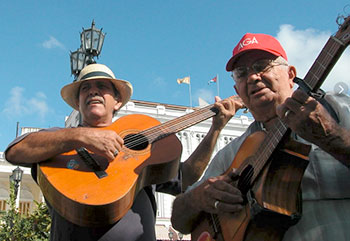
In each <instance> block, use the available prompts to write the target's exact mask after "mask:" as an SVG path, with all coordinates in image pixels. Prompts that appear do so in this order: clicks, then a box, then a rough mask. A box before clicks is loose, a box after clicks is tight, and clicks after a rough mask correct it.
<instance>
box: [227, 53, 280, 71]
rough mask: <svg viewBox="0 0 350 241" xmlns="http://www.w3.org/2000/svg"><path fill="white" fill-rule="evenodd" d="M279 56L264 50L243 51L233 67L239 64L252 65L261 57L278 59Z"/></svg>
mask: <svg viewBox="0 0 350 241" xmlns="http://www.w3.org/2000/svg"><path fill="white" fill-rule="evenodd" d="M276 58H277V56H276V55H273V54H271V53H269V52H266V51H263V50H249V51H246V52H244V53H242V54H241V55H240V56H239V57H238V58H237V60H236V62H235V63H234V66H233V68H236V67H239V66H250V65H252V64H253V63H254V62H255V61H257V60H260V59H276Z"/></svg>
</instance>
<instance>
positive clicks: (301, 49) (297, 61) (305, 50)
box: [277, 24, 350, 91]
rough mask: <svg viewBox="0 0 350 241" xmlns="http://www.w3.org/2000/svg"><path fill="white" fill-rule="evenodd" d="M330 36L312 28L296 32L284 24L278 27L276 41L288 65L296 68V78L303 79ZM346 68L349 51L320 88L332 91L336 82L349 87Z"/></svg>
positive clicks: (348, 61)
mask: <svg viewBox="0 0 350 241" xmlns="http://www.w3.org/2000/svg"><path fill="white" fill-rule="evenodd" d="M330 36H331V33H330V32H327V31H319V30H316V29H312V28H308V29H305V30H297V29H295V28H294V26H292V25H288V24H285V25H281V26H280V29H279V32H278V34H277V39H278V40H279V41H280V42H281V44H282V46H283V47H284V49H285V50H286V52H287V55H288V61H289V63H290V64H292V65H294V66H295V67H296V68H297V74H298V77H300V78H304V77H305V75H306V73H307V72H308V70H309V69H310V67H311V66H312V64H313V63H314V61H315V60H316V58H317V56H318V55H319V53H320V52H321V50H322V49H323V47H324V46H325V44H326V42H327V40H328V39H329V37H330ZM348 66H350V54H349V50H346V51H345V52H344V53H343V54H342V56H341V58H340V59H339V60H338V62H337V63H336V65H335V66H334V68H333V70H332V71H331V73H330V74H329V76H328V77H327V79H326V81H325V82H324V83H323V85H322V87H321V88H322V89H323V90H325V91H333V89H334V86H335V84H336V83H338V82H344V83H346V84H347V85H348V86H349V87H350V77H349V75H348V71H347V69H348Z"/></svg>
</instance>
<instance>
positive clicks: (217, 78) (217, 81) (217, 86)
mask: <svg viewBox="0 0 350 241" xmlns="http://www.w3.org/2000/svg"><path fill="white" fill-rule="evenodd" d="M216 88H217V91H218V96H219V97H220V92H219V74H216Z"/></svg>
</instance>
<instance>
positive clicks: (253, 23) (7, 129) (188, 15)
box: [0, 0, 350, 151]
mask: <svg viewBox="0 0 350 241" xmlns="http://www.w3.org/2000/svg"><path fill="white" fill-rule="evenodd" d="M347 4H349V2H348V1H345V0H337V1H330V0H323V1H315V0H310V1H305V0H293V1H277V0H276V1H275V0H271V1H258V0H256V1H254V0H251V1H236V0H216V1H214V0H196V1H194V0H178V1H175V0H148V1H146V0H142V1H141V0H140V1H136V0H135V1H132V0H124V1H119V0H109V1H102V0H101V1H91V0H85V1H82V0H74V1H67V0H61V1H48V0H45V1H44V0H36V1H34V0H32V1H18V0H13V1H1V3H0V9H1V10H2V11H1V15H0V20H1V21H0V22H1V23H2V28H1V37H0V43H1V50H2V51H1V56H0V58H1V61H0V63H1V66H0V69H1V73H2V75H1V77H0V81H1V85H2V89H3V91H2V95H1V97H0V98H1V99H0V113H1V127H0V151H4V149H5V148H6V146H7V144H8V143H9V142H10V141H11V140H12V139H13V138H14V137H15V135H16V123H17V122H19V126H20V127H40V128H46V127H52V126H64V119H65V116H67V115H69V114H70V112H71V108H70V107H69V106H68V105H67V104H66V103H65V102H64V101H63V100H62V99H61V97H60V89H61V88H62V86H63V85H65V84H68V83H70V82H72V81H73V76H71V74H70V62H69V53H70V51H75V50H76V49H77V48H78V47H79V46H80V39H79V33H80V32H81V31H82V28H85V29H87V28H90V26H91V22H92V20H93V19H94V20H95V22H96V27H97V28H101V27H102V28H103V31H104V32H105V33H107V35H106V38H105V42H104V45H103V48H102V53H101V55H100V58H99V59H98V60H97V62H99V63H103V64H106V65H108V66H109V67H110V68H111V69H112V70H113V72H114V73H115V75H116V76H117V77H118V78H121V79H126V80H128V81H130V82H131V83H132V84H133V86H134V94H133V96H132V99H136V100H145V101H153V102H160V103H168V104H178V105H187V106H188V105H189V104H190V101H189V89H188V85H186V84H181V85H179V84H177V82H176V79H177V78H183V77H185V76H190V77H191V95H192V101H193V105H194V106H196V105H198V97H201V98H203V99H204V100H206V101H207V102H209V103H212V102H213V100H214V96H215V95H217V86H216V85H215V84H211V85H208V84H207V83H208V81H209V80H210V79H212V78H213V77H215V76H216V75H218V76H219V91H220V96H221V97H222V98H225V97H228V96H230V95H233V94H234V93H235V92H234V90H233V88H232V86H233V81H232V79H231V78H230V74H229V73H227V72H226V71H225V65H226V62H227V60H228V59H229V58H230V56H231V54H232V49H233V47H234V46H235V44H236V43H237V42H238V41H239V39H240V38H241V37H242V35H243V34H245V33H246V32H256V33H257V32H259V33H267V34H271V35H273V36H275V37H277V38H278V39H279V40H280V41H281V42H282V45H284V47H285V49H286V52H287V54H288V57H289V62H290V63H291V64H294V65H295V66H296V67H297V69H298V73H299V74H298V75H299V76H300V77H303V76H304V75H305V73H306V72H307V70H308V69H309V67H310V66H311V64H312V63H313V61H314V59H315V58H316V56H317V55H318V53H319V51H320V50H321V49H322V47H323V46H324V44H325V42H326V41H327V40H328V38H329V36H330V35H331V34H333V33H335V32H336V31H337V24H336V22H335V19H336V17H337V16H338V15H339V14H342V15H346V12H344V7H345V6H346V5H347ZM345 11H347V12H348V13H350V7H347V8H345ZM349 65H350V53H349V51H348V50H347V51H345V53H344V54H343V55H342V57H341V58H340V60H339V61H338V63H337V64H336V66H335V68H334V70H333V71H332V73H331V74H330V76H329V77H328V79H327V81H326V82H325V84H324V89H325V90H333V88H334V85H335V84H336V83H338V82H344V83H347V84H348V86H350V77H349V74H348V70H349Z"/></svg>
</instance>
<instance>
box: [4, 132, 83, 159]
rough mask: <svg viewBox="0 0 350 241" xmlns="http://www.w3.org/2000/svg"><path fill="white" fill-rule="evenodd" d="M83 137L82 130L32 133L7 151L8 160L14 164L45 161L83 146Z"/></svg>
mask: <svg viewBox="0 0 350 241" xmlns="http://www.w3.org/2000/svg"><path fill="white" fill-rule="evenodd" d="M81 135H82V129H81V128H69V129H60V130H57V131H40V132H35V133H31V134H29V135H28V136H27V137H25V138H24V139H23V140H21V141H20V142H18V143H16V144H15V145H13V146H11V147H10V148H9V149H8V150H7V151H6V159H7V160H8V161H9V162H11V163H12V164H24V163H26V164H27V163H28V164H30V163H37V162H41V161H45V160H47V159H49V158H51V157H53V156H56V155H58V154H61V153H64V152H68V151H70V150H73V149H75V148H78V147H79V146H81V140H80V139H81Z"/></svg>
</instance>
